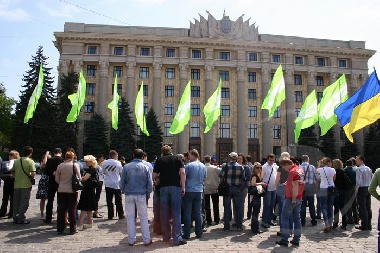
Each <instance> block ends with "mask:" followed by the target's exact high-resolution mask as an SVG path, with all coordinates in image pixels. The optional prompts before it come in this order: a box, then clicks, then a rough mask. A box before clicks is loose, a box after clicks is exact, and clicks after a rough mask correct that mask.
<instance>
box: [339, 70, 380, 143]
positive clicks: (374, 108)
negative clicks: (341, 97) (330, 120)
mask: <svg viewBox="0 0 380 253" xmlns="http://www.w3.org/2000/svg"><path fill="white" fill-rule="evenodd" d="M334 112H335V114H336V115H337V116H338V118H339V121H340V123H341V124H342V126H343V129H344V132H345V133H346V136H347V138H348V139H349V140H350V141H351V142H354V139H353V138H352V134H353V133H355V132H356V131H358V130H360V129H362V128H364V127H365V126H368V125H370V124H372V123H374V122H375V121H377V120H378V119H380V82H379V79H378V78H377V74H376V71H374V72H373V73H372V74H371V75H370V76H369V78H368V79H367V80H366V82H365V83H364V84H363V85H362V87H360V89H359V90H358V91H357V92H356V93H355V94H354V95H352V97H350V98H349V99H347V100H346V102H344V103H343V104H341V105H340V106H338V107H337V108H336V109H335V111H334Z"/></svg>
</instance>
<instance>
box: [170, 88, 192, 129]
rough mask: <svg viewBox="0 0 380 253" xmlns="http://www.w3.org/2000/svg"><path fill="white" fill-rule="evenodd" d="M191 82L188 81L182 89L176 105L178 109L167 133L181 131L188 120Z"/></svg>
mask: <svg viewBox="0 0 380 253" xmlns="http://www.w3.org/2000/svg"><path fill="white" fill-rule="evenodd" d="M190 90H191V82H190V81H189V82H188V83H187V85H186V88H185V90H184V91H183V94H182V97H181V100H180V102H179V105H178V110H177V112H176V114H175V117H174V119H173V122H172V125H171V126H170V130H169V133H171V134H178V133H180V132H182V131H183V129H184V128H185V126H186V124H187V123H189V120H190V106H191V96H190V95H191V94H190Z"/></svg>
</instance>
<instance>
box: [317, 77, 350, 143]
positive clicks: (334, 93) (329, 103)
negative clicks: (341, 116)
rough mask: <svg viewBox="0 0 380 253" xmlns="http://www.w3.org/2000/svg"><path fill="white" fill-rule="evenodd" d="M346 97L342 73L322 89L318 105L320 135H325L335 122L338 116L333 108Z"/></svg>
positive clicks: (344, 78) (345, 85)
mask: <svg viewBox="0 0 380 253" xmlns="http://www.w3.org/2000/svg"><path fill="white" fill-rule="evenodd" d="M347 99H348V94H347V82H346V76H345V75H344V74H342V76H341V77H339V79H338V80H336V81H335V82H334V83H332V84H331V85H329V86H328V87H327V88H326V89H325V90H324V91H323V97H322V99H321V102H320V103H319V105H318V111H319V116H318V117H319V126H320V127H321V136H322V135H325V134H326V133H327V131H329V130H330V128H332V127H333V126H334V125H335V124H336V123H337V120H338V118H337V116H336V114H335V113H334V110H335V108H337V107H338V105H340V104H341V103H343V102H344V101H346V100H347Z"/></svg>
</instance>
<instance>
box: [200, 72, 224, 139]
mask: <svg viewBox="0 0 380 253" xmlns="http://www.w3.org/2000/svg"><path fill="white" fill-rule="evenodd" d="M221 93H222V79H219V84H218V88H216V90H215V91H214V93H213V94H212V95H211V97H210V98H209V99H208V100H207V103H206V105H205V107H204V108H203V113H204V115H205V121H206V128H205V131H204V133H207V132H208V131H210V129H211V128H212V125H213V124H214V122H215V121H216V120H217V119H218V118H219V116H220V98H221Z"/></svg>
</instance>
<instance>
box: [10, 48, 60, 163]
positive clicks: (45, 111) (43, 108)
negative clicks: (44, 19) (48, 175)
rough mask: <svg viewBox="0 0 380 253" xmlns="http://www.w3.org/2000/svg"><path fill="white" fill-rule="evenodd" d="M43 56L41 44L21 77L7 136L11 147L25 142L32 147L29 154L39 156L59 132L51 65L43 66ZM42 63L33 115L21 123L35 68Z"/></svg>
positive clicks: (53, 145)
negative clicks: (39, 86)
mask: <svg viewBox="0 0 380 253" xmlns="http://www.w3.org/2000/svg"><path fill="white" fill-rule="evenodd" d="M47 59H48V57H46V56H45V55H44V54H43V48H42V46H39V48H38V49H37V52H36V55H35V56H32V61H31V62H29V67H30V69H29V70H28V71H26V73H25V74H24V76H23V78H22V80H23V81H24V82H25V84H24V85H22V87H23V88H24V90H23V91H21V95H20V100H19V102H17V104H16V113H15V126H14V131H13V133H12V138H11V147H12V148H13V149H16V150H19V151H20V150H21V149H22V147H23V146H25V145H29V146H32V147H33V149H34V152H33V156H34V157H36V158H39V157H41V156H42V155H43V154H44V153H45V152H46V150H52V149H53V148H54V147H55V139H56V136H57V135H58V134H59V133H58V131H57V130H58V129H57V125H56V120H55V119H56V111H57V110H56V105H55V89H54V88H53V77H52V76H51V74H50V71H51V70H52V68H48V67H47V65H48V64H47ZM41 64H42V68H43V72H44V77H45V82H44V86H43V89H42V94H41V97H40V99H39V102H38V105H37V107H36V110H35V112H34V116H33V118H32V119H30V120H29V122H28V123H27V124H24V123H23V122H24V116H25V112H26V108H27V106H28V102H29V98H30V97H31V94H32V92H33V91H34V88H35V87H36V85H37V83H38V76H39V68H40V65H41Z"/></svg>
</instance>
